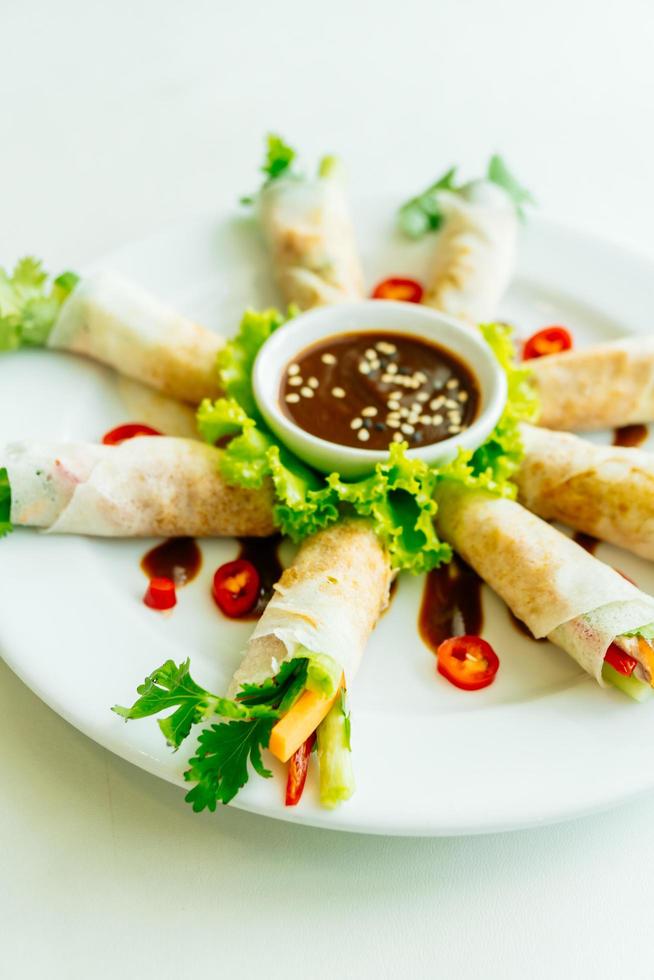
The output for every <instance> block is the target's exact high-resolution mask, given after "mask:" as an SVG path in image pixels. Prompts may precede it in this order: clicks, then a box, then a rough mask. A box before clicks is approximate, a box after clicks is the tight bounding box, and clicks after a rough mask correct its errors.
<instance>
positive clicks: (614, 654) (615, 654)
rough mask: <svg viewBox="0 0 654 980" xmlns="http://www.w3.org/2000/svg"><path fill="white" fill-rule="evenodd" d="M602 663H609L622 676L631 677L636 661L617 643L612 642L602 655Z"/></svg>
mask: <svg viewBox="0 0 654 980" xmlns="http://www.w3.org/2000/svg"><path fill="white" fill-rule="evenodd" d="M604 663H607V664H610V665H611V667H613V669H614V670H617V672H618V673H619V674H622V675H623V676H624V677H631V675H632V674H633V672H634V670H635V669H636V666H637V664H638V661H637V660H635V659H634V658H633V657H630V656H629V654H628V653H625V652H624V650H621V649H620V647H619V646H618V645H617V643H612V644H611V646H610V647H609V648H608V650H607V651H606V654H605V656H604Z"/></svg>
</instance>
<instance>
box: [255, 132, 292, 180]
mask: <svg viewBox="0 0 654 980" xmlns="http://www.w3.org/2000/svg"><path fill="white" fill-rule="evenodd" d="M296 156H297V153H296V152H295V150H294V149H293V148H292V147H291V146H289V145H288V143H285V142H284V140H283V139H282V138H281V136H278V135H277V133H269V134H268V140H267V152H266V158H265V160H264V162H263V165H262V167H261V172H262V173H264V174H265V175H266V177H267V178H268V180H277V178H278V177H281V176H282V175H283V176H285V177H286V176H288V172H289V171H290V169H291V165H292V163H293V161H294V160H295V158H296Z"/></svg>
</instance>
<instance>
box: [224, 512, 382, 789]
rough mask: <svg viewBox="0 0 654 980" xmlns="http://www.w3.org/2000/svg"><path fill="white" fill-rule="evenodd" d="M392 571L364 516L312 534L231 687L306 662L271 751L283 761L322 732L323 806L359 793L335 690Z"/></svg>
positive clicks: (355, 664) (358, 652)
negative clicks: (302, 685)
mask: <svg viewBox="0 0 654 980" xmlns="http://www.w3.org/2000/svg"><path fill="white" fill-rule="evenodd" d="M391 574H392V573H391V566H390V561H389V558H388V555H387V553H386V552H385V550H384V548H383V547H382V545H381V544H380V542H379V540H378V538H377V536H376V535H375V534H374V532H373V530H372V529H371V527H370V525H369V524H368V523H367V522H366V521H362V520H351V521H344V522H341V523H338V524H335V525H332V526H331V527H329V528H327V529H326V530H323V531H320V532H318V534H316V535H314V536H313V537H311V538H309V539H307V540H306V541H305V542H304V543H303V545H302V547H301V548H300V551H299V553H298V555H297V557H296V559H295V561H294V563H293V564H292V565H291V567H290V568H288V569H286V571H285V572H284V573H283V575H282V577H281V579H280V581H279V582H278V583H277V585H276V586H275V594H274V595H273V598H272V599H271V600H270V602H269V603H268V606H267V607H266V610H265V612H264V614H263V616H262V617H261V619H260V620H259V623H258V624H257V627H256V629H255V630H254V633H253V634H252V637H251V639H250V641H249V643H248V645H247V649H246V651H245V655H244V658H243V661H242V663H241V665H240V666H239V668H238V670H237V671H236V673H235V674H234V677H233V679H232V683H231V686H230V689H229V692H228V696H231V697H236V696H237V694H239V692H242V691H243V686H244V685H261V684H265V682H267V681H269V679H270V678H273V677H275V676H276V675H277V674H278V673H279V671H280V669H281V667H282V665H283V664H285V663H287V662H289V661H295V662H298V661H302V660H306V661H307V669H306V688H305V690H304V691H303V693H302V694H301V695H300V697H299V700H297V702H296V703H295V704H293V705H292V707H291V708H290V710H288V712H287V713H286V714H283V716H282V718H281V720H280V721H279V722H278V723H277V724H276V725H275V727H274V728H273V729H272V732H271V734H270V741H269V744H268V748H269V749H270V751H271V752H272V753H273V755H275V756H277V758H278V759H280V760H281V761H283V762H285V761H287V760H288V759H289V758H290V757H291V756H292V755H293V754H294V753H295V752H297V751H298V749H300V748H301V746H303V745H305V744H306V743H307V739H311V738H312V737H313V733H314V732H317V740H318V741H317V747H318V758H319V762H320V800H321V803H322V804H323V806H327V807H333V806H336V805H338V804H339V803H341V802H343V801H344V800H346V799H349V797H350V796H351V795H352V793H353V791H354V777H353V773H352V762H351V753H350V740H349V720H348V716H347V714H346V712H345V708H344V701H343V697H342V696H339V693H338V692H339V688H341V687H342V688H346V687H348V686H349V685H350V684H351V683H352V681H353V679H354V677H355V675H356V672H357V670H358V669H359V665H360V663H361V660H362V657H363V653H364V650H365V647H366V644H367V642H368V639H369V637H370V634H371V633H372V630H373V629H374V627H375V624H376V623H377V620H378V619H379V616H380V614H381V612H382V611H383V609H384V608H385V607H386V606H387V605H388V600H389V589H390V582H391Z"/></svg>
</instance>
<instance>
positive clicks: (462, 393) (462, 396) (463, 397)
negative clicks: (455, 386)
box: [456, 391, 468, 402]
mask: <svg viewBox="0 0 654 980" xmlns="http://www.w3.org/2000/svg"><path fill="white" fill-rule="evenodd" d="M456 397H457V398H458V399H459V401H460V402H467V401H468V392H467V391H460V392H459V394H458V395H457V396H456Z"/></svg>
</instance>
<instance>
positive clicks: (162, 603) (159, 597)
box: [143, 578, 177, 610]
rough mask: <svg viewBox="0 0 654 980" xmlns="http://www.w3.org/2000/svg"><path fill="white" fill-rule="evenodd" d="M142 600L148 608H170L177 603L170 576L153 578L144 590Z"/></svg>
mask: <svg viewBox="0 0 654 980" xmlns="http://www.w3.org/2000/svg"><path fill="white" fill-rule="evenodd" d="M143 602H144V603H145V604H146V606H149V607H150V609H158V610H164V609H172V608H173V606H176V605H177V593H176V591H175V583H174V582H173V580H172V579H171V578H153V579H150V584H149V585H148V587H147V589H146V590H145V595H144V596H143Z"/></svg>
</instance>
